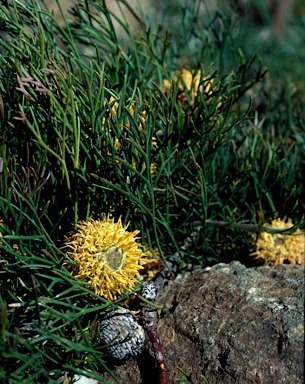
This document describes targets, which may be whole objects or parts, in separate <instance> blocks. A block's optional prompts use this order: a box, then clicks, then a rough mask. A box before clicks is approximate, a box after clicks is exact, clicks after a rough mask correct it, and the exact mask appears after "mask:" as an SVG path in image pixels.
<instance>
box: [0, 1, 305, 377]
mask: <svg viewBox="0 0 305 384" xmlns="http://www.w3.org/2000/svg"><path fill="white" fill-rule="evenodd" d="M188 3H189V2H180V3H179V7H178V8H179V10H180V11H179V12H178V16H175V17H179V18H180V19H181V20H180V22H179V26H180V27H181V28H180V29H179V31H177V30H176V29H173V31H172V32H171V31H169V28H167V25H169V23H170V22H171V21H170V18H169V19H166V17H165V16H162V17H164V18H163V19H162V18H160V23H155V20H156V19H153V21H154V22H153V21H151V20H150V17H149V16H147V15H141V14H140V13H139V15H138V14H137V13H136V12H135V11H134V10H133V9H131V8H130V6H129V5H128V2H127V1H125V0H121V1H118V5H119V7H120V8H121V10H122V12H121V15H119V16H118V15H117V14H114V13H113V12H111V11H110V10H109V9H108V8H107V7H106V5H105V2H104V1H94V0H86V1H85V0H80V1H78V2H77V3H76V5H75V6H74V8H73V12H72V14H71V15H70V16H69V17H68V18H67V16H65V15H62V16H63V23H60V22H58V21H57V20H56V19H55V17H54V16H53V14H52V13H51V12H49V11H48V10H46V9H45V8H40V7H39V5H38V3H37V2H36V1H27V2H25V3H20V2H18V1H15V0H13V1H12V2H10V3H9V4H4V3H2V5H1V6H0V26H1V30H2V37H3V38H2V40H1V41H0V95H1V98H0V112H1V114H0V120H1V138H0V140H1V141H0V148H1V156H0V157H1V159H0V160H1V162H0V218H1V223H0V232H1V234H2V238H1V242H0V263H1V264H0V265H1V271H0V273H1V275H0V278H1V281H0V304H1V312H0V313H1V331H0V333H1V336H0V337H1V338H0V353H1V362H2V364H1V368H0V379H1V380H2V381H3V382H7V381H9V382H10V383H20V382H29V383H33V382H37V383H43V382H60V380H61V381H63V380H64V372H69V373H71V372H77V373H82V374H86V375H88V376H91V377H98V374H97V372H98V371H99V370H103V369H104V370H107V369H108V368H107V365H106V364H105V362H104V352H103V351H104V347H103V346H100V345H99V343H98V340H97V337H96V332H94V327H95V325H96V319H97V318H98V316H99V314H100V313H102V312H105V311H106V310H107V309H110V308H111V306H113V303H112V302H111V301H107V300H104V299H102V298H101V297H99V296H97V295H95V294H94V293H92V292H91V291H89V290H88V289H87V288H86V283H85V282H81V281H79V280H78V279H77V278H75V277H72V276H71V274H70V272H69V271H68V270H67V269H66V267H65V263H72V261H71V260H69V258H68V257H67V255H65V253H64V252H63V251H62V249H61V247H62V245H63V241H64V236H68V235H69V234H70V232H71V231H73V230H75V229H76V226H77V223H79V222H80V221H88V219H89V218H93V219H100V218H101V215H103V214H106V215H110V216H112V217H114V218H116V219H118V218H119V217H122V221H123V224H124V225H126V224H127V223H130V224H129V225H130V229H131V230H140V234H141V241H142V243H143V244H145V245H146V246H147V248H148V249H150V250H151V252H153V253H156V254H158V255H160V256H161V258H163V260H164V262H165V263H168V262H170V263H171V266H172V269H173V270H174V271H184V270H185V269H187V268H188V267H189V266H190V265H191V266H192V267H193V266H196V265H206V264H207V263H215V262H219V261H228V260H230V259H231V258H232V257H233V252H234V255H235V256H234V257H236V258H237V257H240V256H241V255H242V256H244V255H245V254H247V253H249V251H250V248H251V244H250V243H249V241H250V240H249V239H250V237H249V236H248V233H247V232H246V231H245V230H244V229H245V228H246V226H245V227H243V225H244V224H251V225H252V227H255V229H256V230H264V227H263V224H264V223H265V222H267V221H268V220H270V218H274V217H279V216H282V217H283V216H285V215H288V214H289V215H290V217H293V218H294V219H295V223H298V225H297V227H298V226H300V225H301V218H302V212H304V207H305V202H304V187H303V182H304V167H305V163H304V151H305V140H304V134H303V133H302V132H304V124H305V123H304V118H303V117H302V116H301V115H300V114H299V111H301V110H302V108H304V106H303V105H302V101H300V99H299V98H298V97H297V96H298V94H297V91H296V90H295V89H286V90H285V91H283V93H280V92H281V91H279V90H278V91H277V93H275V94H274V95H271V96H272V98H271V100H270V101H269V100H268V102H267V101H266V100H265V98H266V97H267V96H265V94H264V92H265V83H264V80H263V78H264V74H265V70H264V69H263V68H262V66H261V64H260V62H259V60H257V59H256V58H255V57H254V58H249V59H248V58H244V56H243V53H242V52H241V51H240V50H238V47H236V46H235V43H234V42H235V40H234V33H235V32H234V30H235V29H234V28H235V22H234V20H233V19H228V18H227V17H226V16H224V15H223V14H222V13H221V11H220V10H218V11H217V12H216V14H215V15H214V16H211V17H210V18H205V17H203V16H202V12H203V10H202V8H201V7H199V4H200V2H198V3H197V2H190V3H191V5H189V4H188ZM126 8H127V9H129V11H130V12H131V13H132V14H133V16H134V18H135V20H136V21H137V25H138V27H137V31H134V30H133V29H132V28H131V27H130V26H129V25H128V23H127V21H126V19H125V16H124V15H125V11H126ZM162 15H164V13H163V14H162ZM201 16H202V17H201ZM183 70H186V71H188V72H189V73H192V74H193V76H194V78H195V77H196V76H197V77H196V79H197V80H196V81H197V82H198V84H195V81H193V83H191V84H190V85H189V84H187V83H186V79H185V78H184V76H183V73H186V72H183ZM166 84H167V85H168V84H169V86H166ZM258 92H259V94H260V97H261V100H263V101H266V104H265V110H262V111H261V112H259V111H258V110H257V108H258V107H257V104H258V102H257V97H258V96H257V95H258ZM271 96H270V97H271ZM253 100H254V104H253V103H252V101H253ZM256 103H257V104H256ZM272 103H273V104H272ZM280 103H285V104H284V105H285V108H286V109H285V111H287V113H286V112H285V111H284V112H283V113H280V108H281V107H279V105H280ZM223 221H225V222H227V223H228V226H229V225H230V224H235V228H236V227H237V228H238V230H234V229H232V230H231V229H229V228H222V227H221V226H220V225H217V223H220V222H223ZM259 222H260V224H259V225H257V224H258V223H259ZM208 224H213V225H212V226H211V225H208ZM232 227H233V225H232Z"/></svg>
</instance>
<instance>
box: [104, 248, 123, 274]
mask: <svg viewBox="0 0 305 384" xmlns="http://www.w3.org/2000/svg"><path fill="white" fill-rule="evenodd" d="M103 256H104V259H105V262H106V264H107V265H108V267H110V269H111V270H112V272H118V271H119V270H120V269H121V268H122V267H123V265H124V262H125V259H126V256H125V253H124V252H123V251H122V250H121V249H120V248H117V247H111V248H109V249H108V250H107V251H106V252H105V253H104V255H103Z"/></svg>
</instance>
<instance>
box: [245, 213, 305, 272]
mask: <svg viewBox="0 0 305 384" xmlns="http://www.w3.org/2000/svg"><path fill="white" fill-rule="evenodd" d="M271 227H273V228H279V229H285V228H286V229H289V228H291V227H293V224H292V222H291V220H290V219H288V222H287V223H286V222H285V221H284V220H281V219H275V220H273V221H272V222H271ZM252 256H255V258H256V259H263V260H264V261H265V264H268V265H279V264H283V263H285V262H287V263H289V264H294V265H304V263H305V232H304V231H302V230H300V229H298V230H297V231H296V232H294V233H293V234H292V235H286V234H285V233H275V234H272V233H267V232H261V233H260V234H259V236H258V239H257V243H256V252H254V253H253V254H252Z"/></svg>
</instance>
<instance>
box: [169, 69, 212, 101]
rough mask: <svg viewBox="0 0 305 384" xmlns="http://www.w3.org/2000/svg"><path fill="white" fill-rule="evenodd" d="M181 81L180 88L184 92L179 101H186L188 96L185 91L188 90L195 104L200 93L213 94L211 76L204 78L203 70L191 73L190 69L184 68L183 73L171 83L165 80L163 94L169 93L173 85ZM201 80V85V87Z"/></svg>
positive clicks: (176, 76)
mask: <svg viewBox="0 0 305 384" xmlns="http://www.w3.org/2000/svg"><path fill="white" fill-rule="evenodd" d="M179 79H181V81H180V83H179V85H178V87H179V90H180V91H181V92H182V94H181V95H180V97H179V99H180V101H182V102H185V101H186V96H185V93H184V90H185V89H186V90H187V91H188V92H189V93H190V99H191V102H192V103H193V102H194V100H195V97H196V96H197V94H198V92H204V93H206V94H208V95H210V94H211V93H212V92H213V88H212V80H210V79H209V76H206V77H204V78H202V72H201V70H198V71H194V70H193V71H191V70H189V69H186V68H183V69H182V70H181V73H178V74H176V75H175V76H174V77H173V78H172V79H171V80H170V81H169V80H167V79H165V80H163V92H168V91H169V90H170V89H171V88H172V84H173V83H176V82H177V81H179ZM200 80H201V83H202V84H201V85H200Z"/></svg>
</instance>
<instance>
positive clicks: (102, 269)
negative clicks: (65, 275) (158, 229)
mask: <svg viewBox="0 0 305 384" xmlns="http://www.w3.org/2000/svg"><path fill="white" fill-rule="evenodd" d="M126 229H127V226H125V227H123V225H122V222H121V219H119V221H118V222H116V223H115V222H114V220H113V219H110V218H109V217H107V218H104V219H103V220H92V219H89V221H88V222H81V223H79V224H78V226H77V231H76V233H74V234H73V235H72V236H71V237H69V238H66V239H65V245H64V248H65V250H66V253H67V255H68V256H69V257H70V258H71V259H72V260H73V261H75V262H76V264H77V265H76V266H71V268H72V274H73V275H75V276H76V277H78V278H79V279H81V280H84V281H87V282H89V283H90V284H91V285H92V288H93V289H94V291H95V293H97V294H98V295H100V296H103V297H105V298H106V299H110V300H115V299H117V298H118V297H119V296H120V295H121V294H123V293H124V292H125V291H131V290H132V288H133V287H135V286H137V285H138V284H139V281H138V277H139V271H140V270H141V269H143V264H145V262H146V261H147V260H146V258H145V255H144V253H143V251H142V249H141V246H140V244H139V243H137V242H136V240H137V237H136V236H137V234H138V233H139V231H134V232H128V231H127V230H126Z"/></svg>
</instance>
